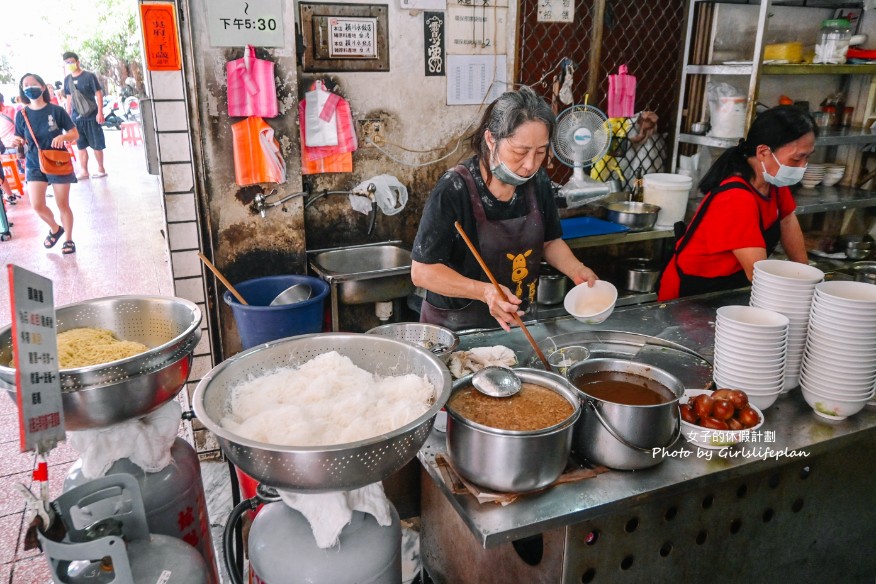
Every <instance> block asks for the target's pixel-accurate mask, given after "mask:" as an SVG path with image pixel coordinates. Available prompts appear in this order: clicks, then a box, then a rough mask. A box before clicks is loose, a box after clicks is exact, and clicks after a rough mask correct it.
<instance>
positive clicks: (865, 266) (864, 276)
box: [852, 262, 876, 284]
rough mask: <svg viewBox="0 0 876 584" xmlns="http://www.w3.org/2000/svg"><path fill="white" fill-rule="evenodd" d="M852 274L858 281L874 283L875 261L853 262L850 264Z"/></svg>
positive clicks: (875, 279)
mask: <svg viewBox="0 0 876 584" xmlns="http://www.w3.org/2000/svg"><path fill="white" fill-rule="evenodd" d="M852 274H853V275H854V276H855V280H856V281H858V282H866V283H868V284H876V262H855V263H854V264H852Z"/></svg>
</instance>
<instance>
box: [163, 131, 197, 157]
mask: <svg viewBox="0 0 876 584" xmlns="http://www.w3.org/2000/svg"><path fill="white" fill-rule="evenodd" d="M158 156H159V157H160V158H161V161H162V162H189V161H191V159H192V156H191V152H190V149H189V135H188V134H158Z"/></svg>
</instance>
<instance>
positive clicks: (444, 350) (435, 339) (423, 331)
mask: <svg viewBox="0 0 876 584" xmlns="http://www.w3.org/2000/svg"><path fill="white" fill-rule="evenodd" d="M366 334H369V335H381V336H384V337H390V338H393V339H398V340H399V341H405V342H407V343H411V344H412V345H416V346H418V347H423V348H424V349H426V350H428V351H431V352H432V353H433V354H435V355H437V356H438V358H439V359H441V360H443V361H444V362H445V363H446V362H447V361H449V360H450V354H451V353H453V351H455V350H456V347H458V346H459V336H458V335H457V334H456V333H455V332H453V331H452V330H450V329H449V328H445V327H443V326H438V325H437V324H427V323H422V322H396V323H392V324H384V325H380V326H378V327H374V328H373V329H371V330H369V331H367V332H366Z"/></svg>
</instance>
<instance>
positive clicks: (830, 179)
mask: <svg viewBox="0 0 876 584" xmlns="http://www.w3.org/2000/svg"><path fill="white" fill-rule="evenodd" d="M824 166H825V172H824V178H822V179H821V184H822V186H825V187H832V186H833V185H835V184H836V183H838V182H839V181H841V180H842V179H843V175H844V174H845V173H846V165H845V164H825V165H824Z"/></svg>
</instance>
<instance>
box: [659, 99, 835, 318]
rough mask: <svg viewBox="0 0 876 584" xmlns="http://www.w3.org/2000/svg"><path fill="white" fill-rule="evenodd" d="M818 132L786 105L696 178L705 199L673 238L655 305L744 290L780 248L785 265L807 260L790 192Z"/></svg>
mask: <svg viewBox="0 0 876 584" xmlns="http://www.w3.org/2000/svg"><path fill="white" fill-rule="evenodd" d="M817 134H818V129H817V128H816V127H815V122H814V121H813V119H812V117H811V116H810V115H809V114H807V113H804V112H801V111H800V110H798V109H797V108H795V107H792V106H778V107H774V108H772V109H769V110H766V111H764V112H762V113H760V114H759V115H758V116H757V117H756V118H755V120H754V122H753V123H752V124H751V128H750V129H749V131H748V136H747V137H746V138H745V139H744V140H740V141H739V144H738V145H737V146H734V147H733V148H729V149H728V150H727V151H725V152H724V154H722V155H721V157H720V158H718V160H716V161H715V163H714V164H713V165H712V167H711V168H710V169H709V171H708V172H707V173H706V175H705V176H704V177H703V179H702V180H701V181H700V184H699V188H700V191H701V192H702V193H704V194H705V197H704V198H703V201H702V202H701V203H700V206H699V208H698V209H697V211H696V213H695V214H694V217H693V219H692V220H691V223H690V225H689V226H688V227H687V229H686V230H685V231H684V233H683V235H681V236H680V237H679V238H678V239H677V242H676V245H675V250H674V252H673V255H672V257H671V258H670V260H669V264H668V265H667V267H666V269H665V270H663V274H662V275H661V277H660V286H659V292H658V293H657V300H658V301H660V302H665V301H667V300H672V299H675V298H678V297H680V296H692V295H696V294H705V293H707V292H717V291H720V290H730V289H734V288H742V287H745V286H748V285H749V284H750V283H751V279H752V277H753V274H754V264H755V262H757V261H759V260H763V259H766V258H768V257H769V256H770V254H772V253H773V251H774V250H775V249H776V247H777V246H778V244H779V243H781V244H782V249H783V250H784V251H785V254H786V255H787V256H788V259H789V260H791V261H794V262H800V263H807V262H808V258H807V255H806V245H805V242H804V240H803V231H802V230H801V228H800V223H799V222H798V221H797V216H796V215H794V210H795V209H796V208H797V204H796V203H795V202H794V197H793V196H792V194H791V190H790V188H789V187H790V186H792V185H794V184H796V183H798V182H799V181H800V179H801V178H803V173H804V172H805V171H806V165H807V163H808V162H809V157H810V156H811V155H812V153H813V152H814V151H815V138H816V137H817Z"/></svg>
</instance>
